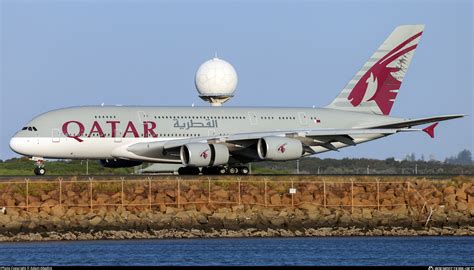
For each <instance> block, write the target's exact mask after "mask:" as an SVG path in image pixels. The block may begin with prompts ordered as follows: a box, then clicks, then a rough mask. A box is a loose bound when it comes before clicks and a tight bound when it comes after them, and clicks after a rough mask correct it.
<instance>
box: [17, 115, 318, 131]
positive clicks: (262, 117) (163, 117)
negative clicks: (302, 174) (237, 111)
mask: <svg viewBox="0 0 474 270" xmlns="http://www.w3.org/2000/svg"><path fill="white" fill-rule="evenodd" d="M145 117H148V115H145ZM94 118H96V119H116V118H117V116H115V115H95V116H94ZM154 118H155V119H246V117H245V116H156V115H155V116H154ZM260 119H262V120H274V119H275V117H274V116H260ZM278 119H279V120H295V119H296V117H294V116H279V117H278ZM310 119H317V117H313V116H311V117H310ZM23 130H25V128H24V129H23Z"/></svg>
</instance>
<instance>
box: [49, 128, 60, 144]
mask: <svg viewBox="0 0 474 270" xmlns="http://www.w3.org/2000/svg"><path fill="white" fill-rule="evenodd" d="M51 140H52V142H53V143H58V142H60V140H61V132H60V131H59V128H53V129H51Z"/></svg>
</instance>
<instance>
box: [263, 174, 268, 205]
mask: <svg viewBox="0 0 474 270" xmlns="http://www.w3.org/2000/svg"><path fill="white" fill-rule="evenodd" d="M263 181H264V182H265V197H264V201H265V207H267V178H266V177H265V178H264V179H263Z"/></svg>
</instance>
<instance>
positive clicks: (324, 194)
mask: <svg viewBox="0 0 474 270" xmlns="http://www.w3.org/2000/svg"><path fill="white" fill-rule="evenodd" d="M323 196H324V197H323V199H324V208H326V181H325V180H324V179H323Z"/></svg>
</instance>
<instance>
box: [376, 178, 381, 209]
mask: <svg viewBox="0 0 474 270" xmlns="http://www.w3.org/2000/svg"><path fill="white" fill-rule="evenodd" d="M375 181H377V210H378V211H380V181H379V179H378V178H377V179H376V180H375Z"/></svg>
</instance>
